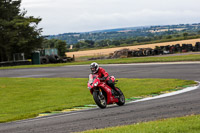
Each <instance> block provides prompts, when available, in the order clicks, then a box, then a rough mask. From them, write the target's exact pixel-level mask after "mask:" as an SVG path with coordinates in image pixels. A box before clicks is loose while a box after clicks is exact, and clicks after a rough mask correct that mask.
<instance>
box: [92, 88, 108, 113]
mask: <svg viewBox="0 0 200 133" xmlns="http://www.w3.org/2000/svg"><path fill="white" fill-rule="evenodd" d="M93 98H94V101H95V103H96V104H97V105H98V106H99V107H100V108H102V109H103V108H106V106H107V101H106V96H105V95H104V94H103V93H102V91H101V89H98V90H95V91H94V92H93Z"/></svg>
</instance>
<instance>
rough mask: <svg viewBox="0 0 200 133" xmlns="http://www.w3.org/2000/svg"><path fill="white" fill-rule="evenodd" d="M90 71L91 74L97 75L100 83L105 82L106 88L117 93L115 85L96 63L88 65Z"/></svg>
mask: <svg viewBox="0 0 200 133" xmlns="http://www.w3.org/2000/svg"><path fill="white" fill-rule="evenodd" d="M90 69H91V72H92V74H97V75H98V78H99V79H100V81H102V82H106V84H107V85H108V86H110V87H111V88H112V89H113V90H115V91H117V92H118V90H116V88H115V83H114V82H113V81H112V80H111V79H110V77H109V74H108V73H107V72H106V71H105V70H104V69H103V68H102V67H99V65H98V64H97V63H96V62H93V63H91V64H90Z"/></svg>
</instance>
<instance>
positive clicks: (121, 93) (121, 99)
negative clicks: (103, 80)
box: [116, 87, 125, 106]
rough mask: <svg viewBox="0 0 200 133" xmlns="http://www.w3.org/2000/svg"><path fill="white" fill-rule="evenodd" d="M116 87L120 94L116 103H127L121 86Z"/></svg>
mask: <svg viewBox="0 0 200 133" xmlns="http://www.w3.org/2000/svg"><path fill="white" fill-rule="evenodd" d="M116 89H117V91H118V94H119V98H118V100H119V102H117V103H116V104H117V105H119V106H122V105H124V104H125V97H124V94H123V92H122V91H121V90H120V89H119V88H117V87H116Z"/></svg>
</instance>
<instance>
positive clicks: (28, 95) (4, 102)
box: [0, 78, 195, 122]
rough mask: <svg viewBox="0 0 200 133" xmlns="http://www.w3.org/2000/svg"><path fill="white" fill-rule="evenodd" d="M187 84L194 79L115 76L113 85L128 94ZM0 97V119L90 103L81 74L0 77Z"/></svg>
mask: <svg viewBox="0 0 200 133" xmlns="http://www.w3.org/2000/svg"><path fill="white" fill-rule="evenodd" d="M190 84H195V82H194V81H188V80H178V79H119V83H118V84H117V86H118V87H120V88H121V89H122V91H123V92H124V94H125V96H126V97H127V98H128V97H132V96H144V95H149V94H154V93H160V92H161V91H166V90H171V89H174V88H177V87H181V86H183V85H190ZM0 97H1V100H0V122H7V121H13V120H19V119H26V118H32V117H35V116H37V115H38V114H39V113H45V112H51V111H60V110H63V109H67V108H73V107H77V106H83V105H86V104H94V100H93V98H92V95H91V94H90V93H89V90H88V89H87V79H85V78H76V79H74V78H0Z"/></svg>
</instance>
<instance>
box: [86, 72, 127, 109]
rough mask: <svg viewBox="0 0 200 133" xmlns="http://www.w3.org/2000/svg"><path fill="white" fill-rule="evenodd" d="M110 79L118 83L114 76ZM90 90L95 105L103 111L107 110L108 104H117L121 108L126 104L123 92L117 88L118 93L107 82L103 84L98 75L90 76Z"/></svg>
mask: <svg viewBox="0 0 200 133" xmlns="http://www.w3.org/2000/svg"><path fill="white" fill-rule="evenodd" d="M110 78H111V80H112V81H114V82H117V81H116V80H115V78H114V76H111V77H110ZM88 89H89V90H90V93H91V94H92V95H93V98H94V101H95V103H96V104H97V105H98V106H99V107H100V108H102V109H103V108H106V106H107V104H113V103H116V104H117V105H119V106H122V105H124V104H125V97H124V94H123V93H122V91H121V90H120V89H119V88H117V87H116V90H117V91H116V90H113V89H112V88H111V87H110V86H108V85H107V84H106V83H105V82H101V81H100V80H99V78H98V75H95V74H90V75H89V81H88Z"/></svg>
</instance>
